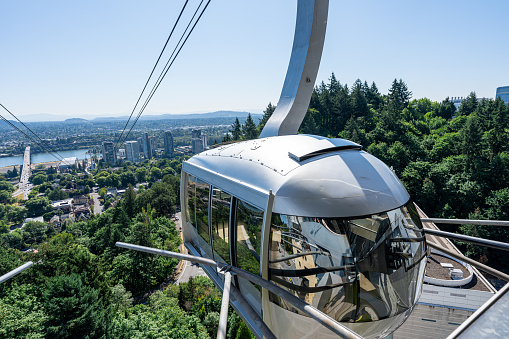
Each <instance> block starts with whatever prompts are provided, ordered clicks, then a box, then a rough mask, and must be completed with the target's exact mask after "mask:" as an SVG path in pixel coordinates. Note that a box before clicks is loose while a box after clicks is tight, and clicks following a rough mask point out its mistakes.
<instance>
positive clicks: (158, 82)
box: [121, 0, 211, 143]
mask: <svg viewBox="0 0 509 339" xmlns="http://www.w3.org/2000/svg"><path fill="white" fill-rule="evenodd" d="M203 1H204V0H202V1H201V2H200V4H199V5H198V7H197V8H196V11H195V12H194V14H193V16H192V17H191V20H189V23H188V24H187V27H186V29H185V30H184V33H182V36H181V37H180V39H179V41H178V42H177V45H176V46H175V48H174V49H173V52H172V53H171V55H170V58H169V59H168V61H167V62H166V65H165V66H164V68H163V70H162V71H161V74H160V75H159V77H158V78H157V80H156V83H155V84H154V87H152V90H151V91H150V93H149V95H148V97H147V99H146V100H145V103H144V104H143V106H142V108H141V109H140V112H139V113H138V116H137V117H136V120H135V121H134V123H133V125H132V126H131V128H130V129H129V132H128V133H127V135H126V137H125V138H124V140H123V141H122V142H121V143H123V142H124V141H125V140H126V139H127V137H128V136H129V134H130V133H131V130H132V129H133V128H134V125H136V123H137V122H138V119H139V118H140V116H141V114H143V112H144V111H145V108H146V107H147V105H148V104H149V102H150V100H151V99H152V97H153V96H154V94H155V92H156V91H157V89H158V88H159V85H160V84H161V82H162V81H163V79H164V77H165V76H166V74H167V73H168V70H169V69H170V67H171V66H172V65H173V62H174V61H175V59H176V58H177V56H178V54H179V53H180V51H181V50H182V47H184V44H185V43H186V41H187V39H188V38H189V36H190V35H191V33H192V31H193V29H194V27H196V24H197V23H198V21H199V20H200V18H201V16H202V15H203V13H204V12H205V9H207V6H208V4H209V3H210V1H211V0H209V1H208V2H207V4H206V5H205V7H204V9H203V10H202V12H201V14H200V16H199V17H198V19H197V20H196V22H195V24H194V25H193V27H192V29H191V30H190V31H189V33H188V35H187V37H186V39H185V40H184V42H183V43H182V45H180V49H179V50H178V52H177V53H176V54H175V51H176V50H177V48H179V44H180V42H181V41H182V39H183V38H184V36H185V35H186V33H187V30H188V29H189V26H190V25H191V23H192V22H193V19H194V18H195V16H196V14H197V13H198V11H199V9H200V7H201V5H202V4H203ZM174 55H175V56H174ZM172 57H173V60H172ZM170 61H171V63H170ZM168 64H169V65H168Z"/></svg>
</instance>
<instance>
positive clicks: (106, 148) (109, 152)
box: [102, 141, 117, 165]
mask: <svg viewBox="0 0 509 339" xmlns="http://www.w3.org/2000/svg"><path fill="white" fill-rule="evenodd" d="M102 151H103V159H104V161H106V163H107V164H108V165H115V163H116V162H117V152H115V144H114V143H113V142H111V141H104V142H103V143H102Z"/></svg>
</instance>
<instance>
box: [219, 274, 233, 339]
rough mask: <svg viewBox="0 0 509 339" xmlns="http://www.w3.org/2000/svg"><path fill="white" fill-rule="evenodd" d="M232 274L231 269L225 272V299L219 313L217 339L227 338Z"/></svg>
mask: <svg viewBox="0 0 509 339" xmlns="http://www.w3.org/2000/svg"><path fill="white" fill-rule="evenodd" d="M231 282H232V274H231V272H230V271H229V270H226V271H225V272H224V287H223V299H222V300H221V313H220V314H219V327H218V328H217V339H224V338H226V326H227V323H228V306H229V305H230V286H231Z"/></svg>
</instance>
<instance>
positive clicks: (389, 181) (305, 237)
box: [181, 135, 425, 338]
mask: <svg viewBox="0 0 509 339" xmlns="http://www.w3.org/2000/svg"><path fill="white" fill-rule="evenodd" d="M181 197H182V198H181V199H182V206H183V213H182V223H183V225H185V226H184V241H185V242H186V246H187V247H188V249H189V250H190V252H191V253H192V254H194V255H198V256H204V257H207V258H213V259H214V260H215V261H218V262H225V263H227V264H230V265H233V266H237V267H239V268H241V269H244V270H246V271H250V272H251V273H254V274H257V275H260V276H261V277H262V278H264V279H268V280H270V281H272V282H273V283H276V284H278V285H279V286H281V287H283V288H285V289H287V290H288V291H289V292H291V293H293V294H295V295H296V296H298V297H299V298H301V299H303V300H305V301H306V302H308V303H309V304H311V305H313V306H314V307H316V308H318V309H319V310H321V311H322V312H324V313H326V314H327V315H329V316H330V317H332V318H333V319H335V320H337V321H340V322H343V324H344V325H346V326H348V327H350V328H351V329H352V330H353V331H355V332H357V333H359V334H360V335H362V336H365V337H377V336H379V335H382V336H383V335H387V334H389V333H391V332H392V331H393V330H395V329H396V328H397V327H398V326H399V325H401V323H402V322H403V321H404V319H405V318H406V317H407V316H408V315H409V312H410V311H411V310H412V307H413V305H414V304H415V303H416V301H417V299H418V298H419V296H420V291H421V286H422V279H423V277H424V268H425V260H422V259H423V258H424V257H425V243H424V234H423V231H422V225H421V223H420V220H419V217H418V215H417V211H416V209H415V206H414V205H413V203H412V202H411V201H410V200H409V196H408V194H407V192H406V191H405V189H404V187H403V185H402V184H401V183H400V181H399V180H398V179H397V177H396V176H395V175H394V173H393V172H392V171H391V170H390V169H389V168H388V167H387V166H386V165H385V164H383V163H382V162H381V161H379V160H378V159H376V158H375V157H373V156H371V155H369V154H368V153H366V152H364V151H362V150H361V149H360V146H359V145H357V144H355V143H352V142H349V141H346V140H342V139H327V138H322V137H317V136H309V135H293V136H280V137H269V138H263V139H257V140H250V141H244V142H239V143H235V144H230V145H225V146H221V147H219V148H216V149H213V150H209V151H205V152H203V153H201V154H199V155H197V156H194V157H193V158H191V159H190V160H189V161H187V162H185V163H184V165H183V168H182V195H181ZM204 269H205V270H206V272H207V274H208V275H209V276H210V277H211V278H212V280H213V281H215V282H216V284H217V285H218V287H221V286H222V280H221V279H222V276H221V275H220V274H218V273H217V272H214V271H213V270H212V269H210V268H208V267H204ZM235 283H236V284H237V287H239V289H240V291H241V293H242V294H244V296H245V297H246V299H247V300H248V301H249V303H250V304H251V306H252V307H253V308H254V309H255V310H256V311H258V312H259V313H260V314H261V315H262V316H263V320H264V322H266V323H267V324H268V325H269V327H270V328H271V329H272V331H273V332H274V334H275V335H276V336H277V337H278V338H279V337H280V338H285V337H286V338H296V337H306V336H309V335H320V337H327V336H331V337H332V334H331V333H330V332H329V330H327V329H325V328H323V327H321V326H320V325H318V324H317V323H316V322H314V321H313V320H311V319H309V318H307V317H306V316H304V315H301V314H299V313H297V312H296V311H295V310H294V309H293V308H292V307H291V306H290V305H289V304H287V303H285V301H284V300H280V299H278V298H277V297H276V296H274V295H271V294H270V293H268V292H267V291H265V290H261V289H259V288H257V286H254V285H253V284H251V283H250V282H248V281H246V280H243V279H241V278H239V279H237V281H236V282H235ZM233 304H234V305H236V304H235V303H233ZM236 308H237V311H238V312H239V313H240V314H241V315H243V317H245V312H244V311H243V310H242V308H241V307H240V306H239V305H236ZM248 322H249V319H248Z"/></svg>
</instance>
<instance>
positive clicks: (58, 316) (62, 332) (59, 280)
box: [44, 273, 111, 338]
mask: <svg viewBox="0 0 509 339" xmlns="http://www.w3.org/2000/svg"><path fill="white" fill-rule="evenodd" d="M44 300H45V303H44V307H45V309H46V310H47V314H48V322H47V327H46V330H47V335H48V337H49V338H100V337H101V336H103V335H105V334H106V333H107V332H108V328H109V327H110V323H111V309H110V307H106V306H105V305H104V303H103V301H102V299H101V298H100V297H99V291H98V290H96V289H94V288H92V287H89V286H86V285H85V284H83V282H82V279H81V277H80V276H79V275H78V274H75V273H73V274H71V275H60V276H56V277H54V278H53V279H51V280H50V281H49V282H48V284H47V285H46V288H45V289H44Z"/></svg>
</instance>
